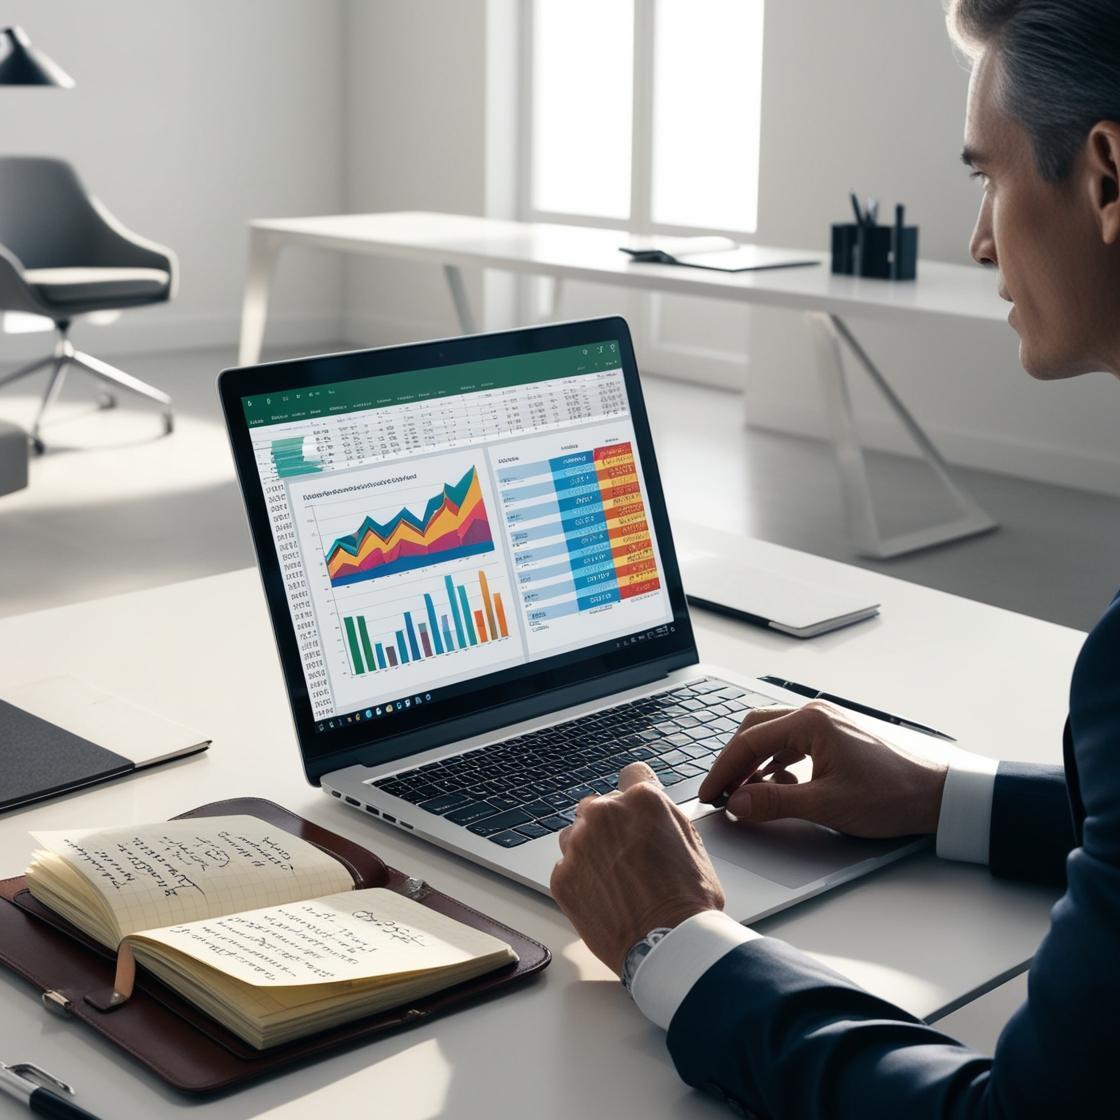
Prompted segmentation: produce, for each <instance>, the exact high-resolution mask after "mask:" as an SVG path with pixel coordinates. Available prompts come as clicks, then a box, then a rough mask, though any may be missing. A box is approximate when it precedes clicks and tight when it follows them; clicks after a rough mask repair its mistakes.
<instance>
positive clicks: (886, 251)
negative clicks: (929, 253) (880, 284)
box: [832, 222, 918, 280]
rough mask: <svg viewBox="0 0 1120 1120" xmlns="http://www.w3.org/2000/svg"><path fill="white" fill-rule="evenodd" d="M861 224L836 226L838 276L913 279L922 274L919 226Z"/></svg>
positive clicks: (834, 256) (834, 258)
mask: <svg viewBox="0 0 1120 1120" xmlns="http://www.w3.org/2000/svg"><path fill="white" fill-rule="evenodd" d="M895 240H896V230H895V227H894V226H867V225H857V224H856V223H855V222H841V223H839V224H837V225H834V226H833V227H832V271H833V273H834V274H835V275H836V276H868V277H873V278H875V279H878V280H913V279H914V278H915V277H916V276H917V275H918V227H917V226H903V227H902V228H901V230H898V231H897V240H898V245H897V246H896V245H895Z"/></svg>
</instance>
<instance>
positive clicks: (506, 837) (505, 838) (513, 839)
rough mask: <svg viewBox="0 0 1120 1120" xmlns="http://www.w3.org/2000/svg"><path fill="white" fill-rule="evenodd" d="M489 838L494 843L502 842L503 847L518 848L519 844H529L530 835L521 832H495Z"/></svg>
mask: <svg viewBox="0 0 1120 1120" xmlns="http://www.w3.org/2000/svg"><path fill="white" fill-rule="evenodd" d="M487 839H488V840H489V841H490V842H491V843H493V844H500V845H501V846H502V847H503V848H516V847H517V845H518V844H528V843H529V837H528V836H522V835H521V833H520V832H513V831H510V832H495V833H494V835H493V836H488V837H487Z"/></svg>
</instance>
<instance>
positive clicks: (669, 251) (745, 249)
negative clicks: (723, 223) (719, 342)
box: [621, 237, 821, 272]
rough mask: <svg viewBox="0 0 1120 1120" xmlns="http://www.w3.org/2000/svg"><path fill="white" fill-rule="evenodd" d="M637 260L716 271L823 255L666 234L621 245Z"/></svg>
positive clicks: (796, 263)
mask: <svg viewBox="0 0 1120 1120" xmlns="http://www.w3.org/2000/svg"><path fill="white" fill-rule="evenodd" d="M621 252H623V253H626V254H627V256H629V257H630V258H631V259H632V260H634V261H639V262H643V263H649V264H680V265H686V266H687V267H689V268H709V269H712V270H713V271H715V272H758V271H761V270H763V269H768V268H804V267H807V266H809V265H814V264H820V263H821V261H820V258H819V257H810V256H809V255H808V254H804V253H794V252H791V251H790V250H788V249H771V248H767V247H766V246H764V245H740V244H739V243H738V242H737V241H732V240H731V238H730V237H662V238H658V239H657V240H656V241H645V240H643V241H641V242H638V243H632V244H630V245H623V246H621Z"/></svg>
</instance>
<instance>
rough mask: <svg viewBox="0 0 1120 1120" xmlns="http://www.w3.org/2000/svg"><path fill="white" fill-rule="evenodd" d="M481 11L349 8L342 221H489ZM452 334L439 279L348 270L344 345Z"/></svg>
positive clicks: (424, 5)
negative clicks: (436, 214)
mask: <svg viewBox="0 0 1120 1120" xmlns="http://www.w3.org/2000/svg"><path fill="white" fill-rule="evenodd" d="M486 11H487V5H486V0H455V2H453V3H448V2H447V0H347V7H346V36H345V37H346V48H347V54H346V72H347V92H346V96H347V104H348V106H349V113H348V124H347V133H346V147H347V166H346V208H347V210H350V211H354V212H358V213H361V212H365V211H371V210H445V211H449V212H451V213H459V214H482V213H484V212H485V210H486V195H487V189H486V164H487V161H486V85H487V83H486ZM470 280H471V283H470V296H471V299H472V303H473V304H474V305H475V306H478V304H479V301H480V298H481V284H480V283H479V282H478V281H479V278H478V277H471V278H470ZM457 332H458V326H457V324H456V321H455V316H454V310H453V308H452V305H451V301H450V297H449V295H448V293H447V289H446V286H445V284H444V281H443V275H442V272H441V271H440V270H439V269H438V268H436V267H434V266H431V265H421V264H414V263H410V262H404V261H393V262H391V263H381V262H377V261H374V260H366V259H362V258H360V257H354V258H350V260H349V261H348V269H347V290H346V337H347V338H348V339H350V340H351V341H353V342H355V343H362V344H367V345H374V344H377V343H387V342H404V341H409V340H412V339H417V338H430V337H432V336H434V335H448V334H455V333H457Z"/></svg>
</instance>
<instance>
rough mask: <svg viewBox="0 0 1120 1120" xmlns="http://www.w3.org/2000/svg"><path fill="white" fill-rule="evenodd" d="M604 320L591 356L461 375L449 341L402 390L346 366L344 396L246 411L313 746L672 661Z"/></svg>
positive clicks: (660, 575) (319, 384)
mask: <svg viewBox="0 0 1120 1120" xmlns="http://www.w3.org/2000/svg"><path fill="white" fill-rule="evenodd" d="M603 322H605V323H613V324H615V326H616V329H615V330H614V331H613V332H609V331H608V332H606V335H607V336H606V337H601V338H599V340H597V341H588V342H578V343H575V344H570V343H569V344H564V345H554V346H548V347H546V348H542V349H537V350H533V351H532V352H527V353H526V352H520V353H508V354H499V355H496V356H486V357H475V358H474V359H473V360H470V359H471V357H472V354H471V350H470V348H464V347H462V344H457V343H456V342H452V343H448V344H445V346H444V349H443V351H442V354H443V357H444V359H445V360H444V361H443V362H436V363H433V364H430V365H428V366H427V367H426V368H413V369H408V370H398V371H396V372H393V371H387V372H378V371H373V370H372V369H370V370H369V371H368V372H366V371H363V370H362V369H361V364H362V362H361V359H362V355H343V356H342V357H344V358H346V359H348V361H347V362H346V363H345V367H346V372H347V373H350V374H352V376H347V377H339V378H338V379H337V380H323V377H324V376H330V372H329V370H330V362H331V359H320V360H313V361H312V362H310V363H308V366H307V369H306V371H305V376H304V377H303V378H300V377H299V376H298V375H297V376H295V377H291V376H289V377H287V378H285V379H283V380H281V381H280V382H278V383H277V387H276V388H265V389H262V391H259V392H251V393H247V394H243V395H240V396H239V398H238V406H239V409H240V413H241V417H242V418H243V424H244V434H245V435H247V438H248V445H249V448H250V449H251V455H252V464H253V466H252V470H253V472H254V474H255V476H256V479H255V481H256V483H257V486H258V488H259V492H260V496H261V498H263V507H264V512H265V518H266V521H267V531H268V535H269V537H270V539H271V544H272V546H273V550H274V555H275V565H276V569H275V570H276V576H277V578H278V582H279V584H280V585H281V586H282V589H283V602H284V605H285V607H286V610H287V613H288V618H289V621H290V624H291V631H292V634H293V635H294V639H295V643H294V644H295V649H296V653H297V656H298V663H299V672H300V674H301V675H302V686H303V687H302V689H300V691H301V692H305V694H306V704H307V707H308V708H309V709H310V711H309V716H310V725H309V729H310V730H311V731H312V732H313V736H314V739H315V740H316V741H317V745H318V744H321V748H325V749H330V745H331V744H332V742H334V741H337V733H338V732H340V731H345V730H346V729H351V728H353V727H354V725H356V724H357V725H367V726H368V730H369V733H370V736H371V737H376V736H378V735H379V734H381V733H385V734H399V733H400V732H401V731H404V730H407V729H408V728H409V727H415V726H417V725H418V724H419V723H420V722H428V720H426V719H425V716H427V715H428V713H429V711H430V713H431V717H432V718H435V717H436V716H437V714H439V713H440V712H441V710H442V712H447V711H448V710H449V709H448V708H447V702H448V701H454V700H455V699H456V698H462V697H464V696H467V695H473V696H475V697H476V699H477V698H478V697H479V696H480V695H485V694H484V693H480V690H482V689H483V688H485V687H489V688H493V687H498V686H500V685H501V684H502V682H503V681H510V680H512V679H514V678H516V677H518V676H520V677H522V678H524V677H525V676H526V675H527V674H528V675H533V674H536V673H539V672H540V671H541V669H542V668H547V667H549V666H555V665H558V664H561V663H564V662H567V663H569V664H571V663H573V662H578V661H580V660H581V659H586V658H587V657H588V655H589V654H591V655H594V654H596V653H601V652H602V651H604V650H611V651H621V650H627V649H629V647H631V646H639V645H641V646H645V645H647V644H648V646H649V652H650V654H651V655H653V654H654V652H655V651H656V649H657V647H658V646H660V647H661V648H662V650H667V649H668V648H670V646H675V645H676V644H677V642H676V641H675V640H673V641H670V639H673V636H674V635H675V634H676V633H677V625H678V622H679V619H678V618H677V617H675V610H674V603H673V600H672V596H671V594H670V582H671V581H670V580H669V579H667V573H666V565H665V557H664V552H663V543H662V541H661V539H660V538H661V533H662V532H664V533H665V534H666V535H667V529H666V528H665V526H664V515H663V503H662V498H661V492H660V486H659V484H657V485H655V486H654V487H653V489H652V492H651V487H650V479H649V478H648V477H647V465H646V461H645V460H647V459H651V453H649V454H647V455H645V456H643V454H642V449H641V445H642V444H648V432H647V430H646V427H645V417H644V411H642V410H641V409H640V393H639V394H638V395H639V410H638V411H639V412H640V415H639V416H637V417H636V415H635V409H634V402H633V401H632V396H633V394H634V391H635V389H636V384H637V382H636V377H634V376H631V377H630V378H628V377H627V374H626V370H625V368H624V365H625V362H624V359H625V356H627V355H628V354H629V338H628V335H626V333H625V327H624V325H622V331H621V332H620V331H619V330H618V329H617V327H618V325H620V321H619V320H607V321H602V322H601V323H600V331H599V332H598V334H599V335H603V331H602V329H601V327H602V323H603ZM518 333H520V332H518ZM534 333H535V334H536V335H537V336H542V335H543V336H546V337H543V338H539V341H542V342H545V343H547V342H548V341H561V342H567V340H565V339H554V340H549V339H548V338H547V333H548V331H547V329H546V330H543V331H541V330H538V331H536V332H534ZM497 337H498V338H509V337H510V336H497ZM472 341H473V342H475V343H476V344H477V343H478V342H479V341H481V340H464V342H472ZM407 349H409V348H405V350H407ZM384 353H394V352H393V351H389V352H385V351H381V352H377V351H375V352H370V354H369V355H368V358H367V363H368V365H370V366H372V365H373V364H374V362H375V359H376V357H377V355H378V354H384ZM396 353H400V350H398V351H396ZM447 358H451V359H452V360H451V361H447V360H446V359H447ZM456 358H467V359H468V360H458V361H456V360H454V359H456ZM430 360H431V359H430V358H429V361H430ZM298 365H299V363H283V364H281V367H280V368H283V367H284V366H287V367H288V368H289V372H292V371H291V367H292V366H297V367H298ZM272 368H274V367H261V369H260V371H259V372H260V373H262V374H264V373H265V372H266V371H268V370H270V369H272ZM340 368H341V367H340ZM237 372H243V371H237ZM244 372H250V371H244ZM297 372H298V371H297ZM363 372H366V375H364V376H363V375H362V374H363ZM636 420H637V424H636ZM639 429H640V430H641V433H642V438H641V439H639ZM235 444H236V440H235ZM653 473H654V476H656V467H654V468H653ZM242 481H243V485H245V483H246V481H247V480H245V479H244V478H243V479H242ZM655 482H656V478H655ZM247 496H248V495H247ZM651 506H652V507H655V508H651ZM655 512H656V513H658V514H660V516H654V514H655ZM251 520H252V518H251ZM659 523H660V525H659ZM259 528H260V527H259V526H254V530H255V531H258V530H259ZM258 544H259V542H258ZM258 551H260V549H259V548H258ZM263 561H264V556H263V555H262V567H264V566H265V565H264V563H263ZM673 580H674V581H676V582H678V584H679V581H677V580H676V576H675V564H674V565H673ZM266 584H267V581H266ZM682 609H683V604H678V605H677V613H679V612H680V611H681V610H682ZM635 652H637V651H635ZM641 652H642V654H643V655H644V654H645V653H646V650H645V649H643V650H642V651H641ZM626 660H627V661H633V660H635V658H628V659H626ZM599 668H601V666H599ZM490 698H491V699H498V700H500V699H501V696H500V694H499V695H498V696H497V697H494V696H493V694H491V695H490ZM348 738H349V737H348Z"/></svg>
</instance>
